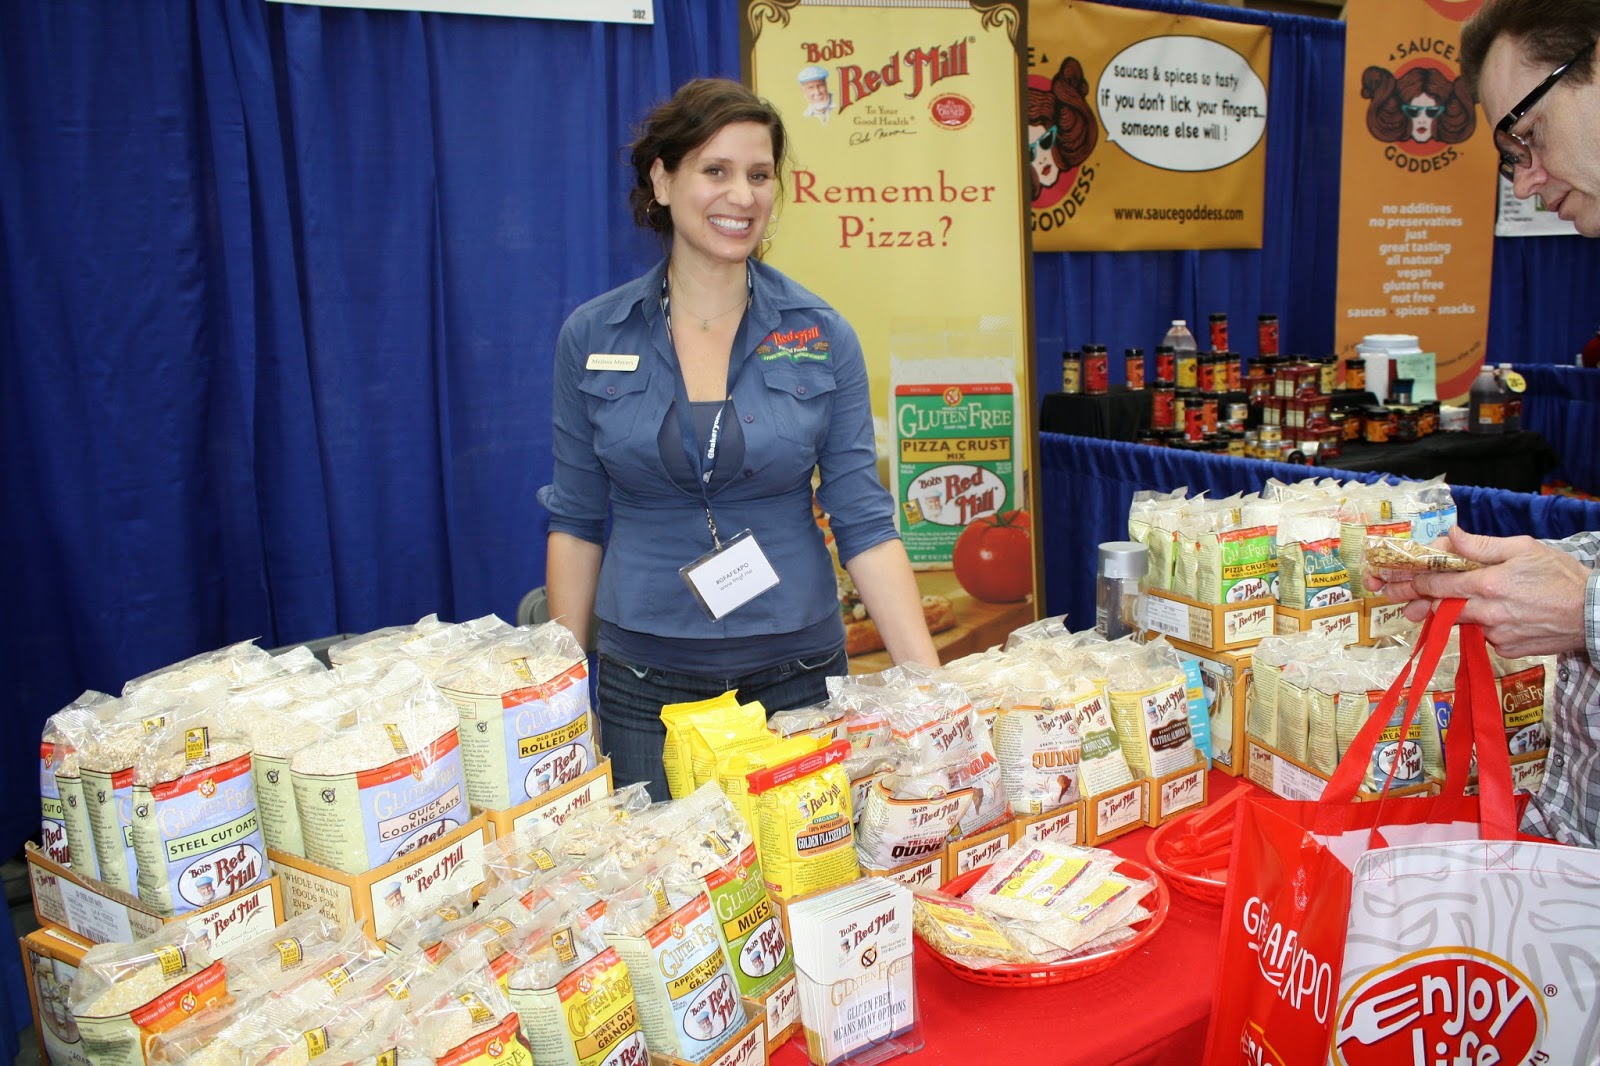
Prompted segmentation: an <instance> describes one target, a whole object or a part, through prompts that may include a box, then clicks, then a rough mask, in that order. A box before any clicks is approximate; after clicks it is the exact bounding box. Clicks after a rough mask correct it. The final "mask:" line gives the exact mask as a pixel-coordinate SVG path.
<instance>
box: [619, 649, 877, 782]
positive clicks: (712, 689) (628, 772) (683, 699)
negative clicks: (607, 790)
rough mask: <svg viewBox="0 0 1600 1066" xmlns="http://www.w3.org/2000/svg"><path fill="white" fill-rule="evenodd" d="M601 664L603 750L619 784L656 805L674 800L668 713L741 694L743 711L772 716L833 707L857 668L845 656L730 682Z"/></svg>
mask: <svg viewBox="0 0 1600 1066" xmlns="http://www.w3.org/2000/svg"><path fill="white" fill-rule="evenodd" d="M599 658H600V661H599V664H598V666H597V667H596V669H595V713H596V715H597V716H598V717H599V719H600V743H601V747H602V750H604V751H606V752H608V753H609V754H610V756H611V776H612V778H613V779H614V781H615V782H616V784H617V785H618V786H619V787H620V786H622V785H630V784H633V783H634V782H635V781H644V782H646V783H647V784H648V786H649V789H650V798H651V800H653V801H656V802H660V801H662V800H666V799H670V798H671V796H670V795H669V794H668V792H667V777H666V774H665V772H664V771H663V769H662V763H661V749H662V748H663V747H664V746H665V745H666V742H667V727H666V726H665V725H663V724H662V723H661V708H662V707H663V706H665V705H666V704H669V703H688V702H692V701H694V700H704V699H710V698H711V697H712V696H720V695H722V694H723V693H724V692H727V691H728V690H729V689H735V690H737V692H738V694H739V702H740V703H750V702H752V701H754V700H760V701H761V705H762V706H763V707H765V708H766V709H767V712H768V713H769V714H770V713H771V712H773V711H787V710H791V709H793V708H795V707H809V706H811V705H813V704H817V703H822V702H824V701H826V700H827V698H828V678H829V677H830V676H843V675H844V674H845V673H847V672H848V671H849V668H850V662H849V660H848V659H847V658H846V657H845V653H844V649H843V648H840V649H839V650H838V651H836V652H834V653H833V654H832V655H824V656H820V657H816V658H811V659H792V660H790V661H789V662H786V663H780V664H778V665H777V666H769V667H767V668H766V669H764V670H757V671H756V672H755V673H751V674H746V675H744V676H743V677H726V678H724V677H700V676H698V675H695V674H678V673H673V672H672V671H670V670H658V669H656V668H655V667H653V666H634V665H632V664H631V663H626V662H623V661H622V660H621V659H613V658H611V657H610V656H608V655H602V656H600V657H599Z"/></svg>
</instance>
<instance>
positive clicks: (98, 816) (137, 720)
mask: <svg viewBox="0 0 1600 1066" xmlns="http://www.w3.org/2000/svg"><path fill="white" fill-rule="evenodd" d="M227 692H228V688H227V683H226V681H225V680H224V679H223V678H222V677H220V676H216V675H211V676H206V677H201V678H199V679H198V680H196V681H195V682H194V683H193V684H190V685H187V686H183V687H182V691H181V692H178V690H176V689H172V690H169V689H168V688H167V687H166V686H165V685H162V686H154V685H152V686H150V687H148V688H147V690H146V691H145V692H144V693H143V694H141V695H139V696H137V697H123V698H122V699H121V700H118V701H117V702H116V703H115V704H114V705H112V704H108V705H107V707H108V708H111V709H110V710H109V711H108V712H107V713H106V714H104V715H102V716H97V717H96V718H95V719H94V720H93V721H92V722H91V723H90V724H89V728H88V729H87V730H86V731H85V735H84V739H83V746H82V747H81V748H80V749H79V750H78V778H79V783H80V785H81V787H82V790H83V803H84V811H85V817H86V820H87V821H88V823H89V830H90V835H91V836H92V837H93V839H94V849H95V859H96V863H97V865H98V866H99V869H100V880H102V881H104V882H105V883H106V884H108V885H110V886H112V887H113V888H120V889H122V890H123V891H124V892H136V891H137V890H138V876H139V859H138V856H137V855H136V854H135V852H134V849H133V835H132V834H133V764H134V762H135V761H136V760H137V759H138V757H139V751H140V749H141V748H142V747H143V746H144V738H145V737H146V735H148V734H149V733H150V732H152V731H154V730H156V729H159V728H161V727H162V726H163V725H165V724H166V721H167V718H168V716H169V715H171V714H176V713H178V712H179V711H182V712H183V713H191V712H194V711H198V710H201V709H203V708H205V707H207V706H210V705H214V704H216V703H219V702H221V701H222V700H223V699H225V698H226V696H227ZM175 693H177V694H175Z"/></svg>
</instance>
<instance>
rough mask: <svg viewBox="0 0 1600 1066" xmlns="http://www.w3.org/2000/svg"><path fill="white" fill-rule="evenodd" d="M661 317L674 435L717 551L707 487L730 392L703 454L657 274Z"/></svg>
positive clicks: (667, 296) (667, 298)
mask: <svg viewBox="0 0 1600 1066" xmlns="http://www.w3.org/2000/svg"><path fill="white" fill-rule="evenodd" d="M745 289H746V299H747V300H748V299H749V295H748V294H749V292H750V291H751V290H752V289H753V281H752V279H751V277H750V271H749V269H748V268H746V270H745ZM661 314H662V316H663V317H664V318H665V319H666V320H667V345H668V346H669V347H670V348H671V349H672V361H673V362H674V363H677V364H678V380H677V382H676V387H677V399H676V402H675V403H674V404H673V406H674V407H675V408H676V409H677V412H678V432H679V433H680V434H682V436H683V454H684V455H685V456H686V457H687V458H688V460H689V469H690V470H693V471H694V474H695V478H694V480H695V484H696V486H697V487H698V488H699V489H700V502H701V504H702V505H704V507H705V509H706V529H708V530H709V531H710V532H711V543H712V544H713V545H715V546H716V548H717V550H718V551H721V550H722V538H721V537H720V536H718V534H717V521H716V519H715V518H713V517H712V516H711V493H710V491H709V489H708V486H709V485H710V484H711V475H712V474H714V473H716V470H717V440H718V438H720V437H721V436H722V416H723V415H724V414H726V413H727V411H728V401H730V400H732V399H733V396H732V395H731V391H732V390H731V389H730V390H728V393H727V394H725V395H724V396H723V399H722V406H721V407H719V408H717V417H716V418H715V419H714V420H713V421H712V423H711V436H710V439H709V440H707V441H706V447H705V451H704V452H702V451H701V450H700V445H699V443H698V442H697V441H696V440H695V433H694V418H693V416H692V415H691V413H690V411H691V408H690V405H689V383H688V381H687V380H685V378H684V376H683V364H682V362H680V361H679V359H678V347H677V345H676V344H675V343H674V342H673V340H672V293H671V290H670V289H669V287H668V285H667V275H666V273H665V272H663V273H662V275H661ZM728 371H729V375H730V376H731V375H732V372H733V364H732V355H731V353H730V355H729V366H728Z"/></svg>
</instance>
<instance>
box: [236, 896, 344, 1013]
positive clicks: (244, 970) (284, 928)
mask: <svg viewBox="0 0 1600 1066" xmlns="http://www.w3.org/2000/svg"><path fill="white" fill-rule="evenodd" d="M354 937H360V938H361V939H363V940H365V939H366V934H365V933H364V932H362V931H361V930H359V929H355V930H352V931H351V932H350V933H344V932H342V931H341V930H340V929H339V926H338V925H337V924H336V923H335V922H333V921H331V920H329V919H328V918H325V917H323V916H322V915H321V914H320V913H318V912H317V911H306V912H305V913H304V914H297V915H295V916H294V917H293V918H290V919H289V920H288V921H286V922H284V923H283V924H282V925H280V926H278V927H277V928H276V929H274V930H272V932H270V933H267V934H266V935H264V936H259V937H256V938H255V939H254V940H250V941H246V942H245V943H243V944H241V945H239V946H238V947H237V948H235V949H234V950H233V951H231V952H229V954H228V992H229V994H231V995H232V996H234V997H235V998H236V999H242V1000H246V1001H248V1000H251V999H254V998H255V997H256V996H258V995H264V994H265V993H266V992H267V991H269V990H270V989H271V988H272V987H273V986H274V985H276V984H277V983H278V982H279V981H281V980H283V979H284V977H285V975H287V974H292V973H296V972H298V971H302V970H305V969H308V968H310V967H312V966H315V965H317V964H318V962H319V961H320V960H322V959H325V958H329V957H331V956H332V955H333V954H334V953H336V952H337V951H339V950H341V945H342V944H344V943H345V942H346V941H347V940H348V939H350V938H354Z"/></svg>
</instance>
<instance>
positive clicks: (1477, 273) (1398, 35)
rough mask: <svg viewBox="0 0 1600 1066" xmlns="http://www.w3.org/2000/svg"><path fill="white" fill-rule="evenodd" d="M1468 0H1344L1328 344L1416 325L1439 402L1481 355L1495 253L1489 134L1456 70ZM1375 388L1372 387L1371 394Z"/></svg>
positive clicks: (1473, 6)
mask: <svg viewBox="0 0 1600 1066" xmlns="http://www.w3.org/2000/svg"><path fill="white" fill-rule="evenodd" d="M1480 3H1481V0H1424V2H1419V0H1408V2H1407V3H1400V4H1396V3H1393V2H1390V0H1349V3H1348V4H1347V5H1346V7H1345V20H1346V23H1347V27H1348V28H1347V30H1346V33H1345V63H1344V75H1345V76H1344V151H1343V157H1342V162H1341V164H1340V173H1339V179H1340V180H1339V186H1340V197H1339V288H1338V298H1337V300H1336V302H1335V307H1336V313H1337V316H1338V317H1337V320H1336V323H1335V326H1334V342H1335V344H1336V346H1337V347H1338V350H1339V351H1340V352H1341V353H1350V352H1353V351H1354V350H1355V347H1356V345H1357V344H1359V343H1360V342H1361V339H1362V337H1364V336H1366V335H1368V334H1373V333H1400V334H1415V335H1416V337H1417V344H1418V347H1420V348H1421V349H1422V350H1423V351H1424V352H1433V353H1435V354H1436V355H1437V369H1436V376H1437V381H1438V385H1437V388H1438V395H1439V399H1441V400H1445V401H1450V400H1452V399H1459V398H1461V397H1463V396H1465V395H1466V392H1467V389H1468V388H1470V387H1471V385H1472V379H1473V376H1474V375H1475V374H1477V372H1478V366H1479V365H1480V364H1481V363H1482V362H1483V356H1484V341H1485V338H1486V337H1487V335H1488V331H1489V269H1490V263H1491V262H1492V260H1493V254H1494V204H1495V192H1496V190H1495V161H1496V152H1495V148H1494V131H1493V128H1492V126H1491V125H1490V124H1489V123H1486V122H1485V121H1484V120H1483V113H1482V112H1481V111H1479V110H1478V109H1477V108H1476V107H1475V106H1474V105H1473V103H1472V99H1471V97H1469V96H1468V95H1467V90H1466V86H1465V85H1464V84H1462V83H1461V82H1460V81H1458V80H1457V79H1458V78H1459V77H1460V73H1461V59H1460V55H1459V54H1458V52H1459V46H1460V40H1461V24H1462V23H1463V22H1464V21H1466V19H1467V18H1468V17H1469V16H1470V15H1471V14H1472V13H1473V12H1474V11H1476V10H1477V9H1478V7H1479V5H1480ZM1379 399H1380V400H1381V399H1383V397H1379Z"/></svg>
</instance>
